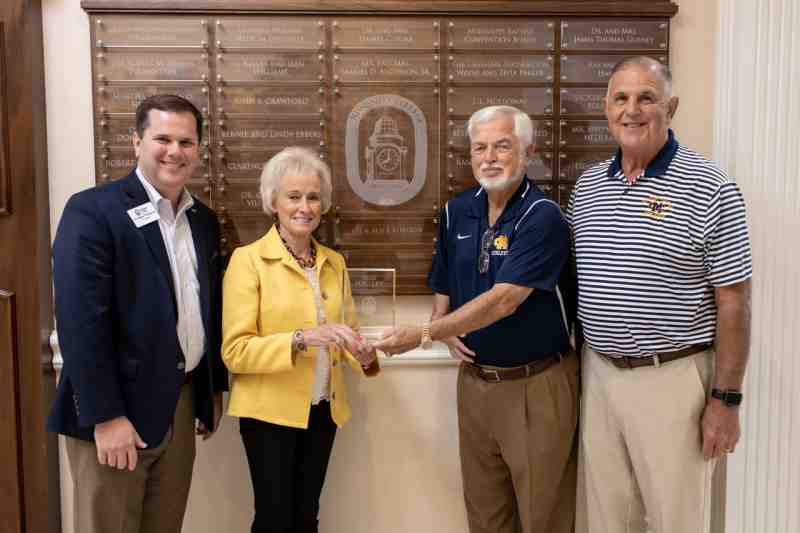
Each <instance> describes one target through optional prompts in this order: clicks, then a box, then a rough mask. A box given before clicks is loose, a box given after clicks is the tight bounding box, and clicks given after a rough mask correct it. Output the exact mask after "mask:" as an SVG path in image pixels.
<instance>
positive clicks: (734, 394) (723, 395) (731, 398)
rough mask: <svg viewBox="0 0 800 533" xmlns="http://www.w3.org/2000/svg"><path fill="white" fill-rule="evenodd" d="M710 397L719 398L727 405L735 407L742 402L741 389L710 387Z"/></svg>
mask: <svg viewBox="0 0 800 533" xmlns="http://www.w3.org/2000/svg"><path fill="white" fill-rule="evenodd" d="M711 397H712V398H716V399H717V400H721V401H722V403H724V404H725V405H727V406H728V407H737V406H739V404H741V403H742V391H739V390H736V389H711Z"/></svg>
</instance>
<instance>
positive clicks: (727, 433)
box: [700, 398, 741, 460]
mask: <svg viewBox="0 0 800 533" xmlns="http://www.w3.org/2000/svg"><path fill="white" fill-rule="evenodd" d="M700 427H701V431H702V436H703V455H704V456H705V458H706V460H708V459H711V458H714V459H716V458H718V457H720V456H721V455H722V454H723V453H731V452H733V450H734V449H735V448H736V443H737V442H739V436H740V434H741V430H740V428H739V409H738V408H736V407H728V406H726V405H725V404H724V403H723V402H722V401H720V400H717V399H716V398H710V399H709V400H708V403H706V408H705V410H704V411H703V419H702V421H701V423H700Z"/></svg>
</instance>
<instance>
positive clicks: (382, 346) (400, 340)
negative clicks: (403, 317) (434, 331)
mask: <svg viewBox="0 0 800 533" xmlns="http://www.w3.org/2000/svg"><path fill="white" fill-rule="evenodd" d="M420 342H422V328H421V327H419V326H401V327H399V328H389V329H387V330H386V331H384V332H383V335H381V340H379V341H378V342H376V343H375V344H374V346H375V349H377V350H380V351H382V352H384V353H385V354H386V355H395V354H400V353H404V352H408V351H410V350H413V349H414V348H416V347H418V346H419V345H420Z"/></svg>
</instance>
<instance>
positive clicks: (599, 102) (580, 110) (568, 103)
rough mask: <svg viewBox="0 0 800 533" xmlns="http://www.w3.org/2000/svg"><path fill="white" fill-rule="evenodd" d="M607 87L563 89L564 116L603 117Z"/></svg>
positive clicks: (562, 108)
mask: <svg viewBox="0 0 800 533" xmlns="http://www.w3.org/2000/svg"><path fill="white" fill-rule="evenodd" d="M605 96H606V88H605V87H574V88H573V87H570V88H569V89H561V114H562V115H603V114H605V105H604V104H603V98H605Z"/></svg>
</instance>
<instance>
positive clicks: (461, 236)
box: [456, 233, 472, 241]
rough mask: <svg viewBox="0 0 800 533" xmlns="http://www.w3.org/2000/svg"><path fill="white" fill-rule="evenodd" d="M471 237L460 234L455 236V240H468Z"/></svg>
mask: <svg viewBox="0 0 800 533" xmlns="http://www.w3.org/2000/svg"><path fill="white" fill-rule="evenodd" d="M470 237H472V235H461V234H460V233H459V234H457V235H456V239H458V240H459V241H463V240H464V239H469V238H470Z"/></svg>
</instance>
